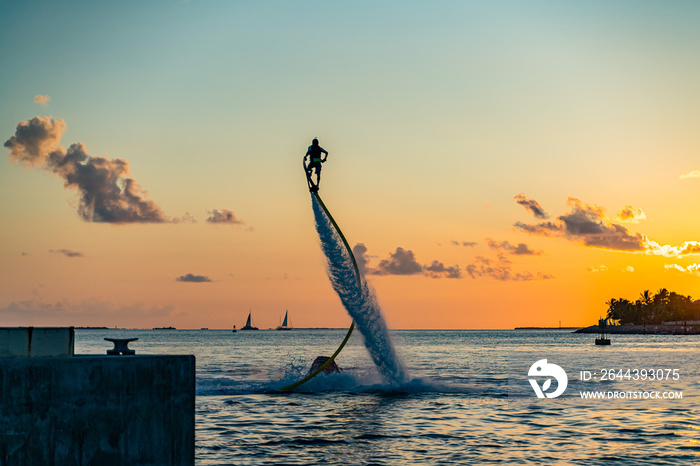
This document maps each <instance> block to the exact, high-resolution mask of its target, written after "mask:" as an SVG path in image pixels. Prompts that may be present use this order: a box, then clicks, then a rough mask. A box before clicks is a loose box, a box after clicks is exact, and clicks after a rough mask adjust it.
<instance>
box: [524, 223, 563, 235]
mask: <svg viewBox="0 0 700 466" xmlns="http://www.w3.org/2000/svg"><path fill="white" fill-rule="evenodd" d="M513 226H514V227H515V228H516V229H517V230H520V231H524V232H525V233H529V234H531V235H537V236H550V237H551V236H562V235H563V233H564V226H563V225H561V224H558V223H553V222H542V223H538V224H537V225H528V224H525V223H522V222H515V224H514V225H513Z"/></svg>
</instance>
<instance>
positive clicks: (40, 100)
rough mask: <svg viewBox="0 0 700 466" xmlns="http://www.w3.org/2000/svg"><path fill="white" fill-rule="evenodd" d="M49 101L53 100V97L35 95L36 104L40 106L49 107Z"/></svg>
mask: <svg viewBox="0 0 700 466" xmlns="http://www.w3.org/2000/svg"><path fill="white" fill-rule="evenodd" d="M49 100H51V97H49V96H48V95H35V96H34V102H36V103H37V104H39V105H43V106H44V107H46V106H48V105H49Z"/></svg>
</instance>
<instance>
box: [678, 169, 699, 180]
mask: <svg viewBox="0 0 700 466" xmlns="http://www.w3.org/2000/svg"><path fill="white" fill-rule="evenodd" d="M686 178H700V170H693V171H692V172H689V173H686V174H684V175H681V176H680V179H681V180H684V179H686Z"/></svg>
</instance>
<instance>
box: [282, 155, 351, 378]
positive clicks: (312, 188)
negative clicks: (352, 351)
mask: <svg viewBox="0 0 700 466" xmlns="http://www.w3.org/2000/svg"><path fill="white" fill-rule="evenodd" d="M302 165H303V166H304V173H306V182H307V183H308V185H309V191H310V192H311V195H312V196H314V197H315V198H316V200H317V201H318V203H319V205H320V206H321V208H322V209H323V212H325V214H326V216H328V219H329V220H330V221H331V224H332V225H333V228H335V231H336V233H338V236H339V237H340V239H341V240H343V245H345V249H347V251H348V254H349V255H350V259H352V266H353V268H354V269H355V276H356V277H357V286H358V287H359V288H360V289H362V276H361V275H360V268H359V267H358V266H357V261H356V260H355V256H354V255H353V253H352V249H351V248H350V245H349V244H348V241H347V240H346V239H345V235H343V232H342V231H341V229H340V227H339V226H338V224H337V223H336V222H335V219H333V216H332V215H331V213H330V212H329V211H328V208H327V207H326V204H324V203H323V200H322V199H321V196H319V194H318V185H316V184H314V182H313V181H311V171H310V170H307V167H306V165H305V164H303V162H302ZM354 329H355V322H354V321H353V322H352V323H351V324H350V328H349V329H348V333H346V334H345V338H343V341H342V342H341V343H340V346H339V347H338V349H337V350H335V353H333V356H331V357H330V358H328V359H327V360H326V361H325V362H324V363H323V364H321V365H320V366H319V367H317V368H316V370H314V371H313V372H311V373H310V374H309V375H307V376H306V377H304V378H303V379H301V380H299V381H298V382H294V383H293V384H291V385H287V386H286V387H282V391H288V390H292V389H294V388H296V387H298V386H299V385H301V384H303V383H306V382H308V381H309V380H311V379H313V378H314V377H316V376H317V375H318V374H320V373H321V372H323V371H324V369H325V368H326V367H328V366H330V365H331V364H332V363H333V362H334V361H335V358H336V356H338V354H340V352H341V351H342V349H343V347H345V344H346V343H347V342H348V340H349V339H350V335H352V331H353V330H354Z"/></svg>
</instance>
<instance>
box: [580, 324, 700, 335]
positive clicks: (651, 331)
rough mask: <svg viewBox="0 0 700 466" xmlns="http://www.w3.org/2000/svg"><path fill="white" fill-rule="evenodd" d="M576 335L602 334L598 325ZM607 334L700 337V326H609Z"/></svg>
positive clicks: (581, 329) (581, 330) (606, 329)
mask: <svg viewBox="0 0 700 466" xmlns="http://www.w3.org/2000/svg"><path fill="white" fill-rule="evenodd" d="M574 333H600V328H599V327H598V326H597V325H591V326H590V327H584V328H580V329H578V330H576V331H575V332H574ZM605 333H607V334H610V335H700V326H698V325H688V326H687V327H685V326H682V325H608V326H607V327H606V328H605Z"/></svg>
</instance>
